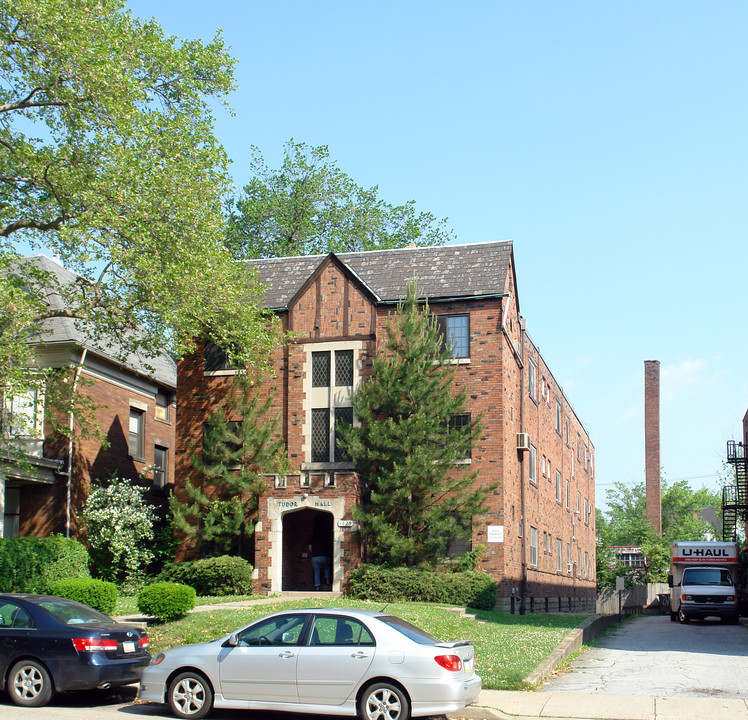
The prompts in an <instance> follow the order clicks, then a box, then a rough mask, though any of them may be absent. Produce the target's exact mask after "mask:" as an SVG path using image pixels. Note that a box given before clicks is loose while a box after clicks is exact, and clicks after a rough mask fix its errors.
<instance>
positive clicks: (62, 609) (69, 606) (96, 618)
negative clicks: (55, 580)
mask: <svg viewBox="0 0 748 720" xmlns="http://www.w3.org/2000/svg"><path fill="white" fill-rule="evenodd" d="M37 605H38V606H39V607H40V608H43V609H44V610H46V611H47V612H48V613H49V614H50V615H52V616H54V618H55V619H57V620H59V621H60V622H61V623H62V624H63V625H80V624H86V623H102V622H105V623H111V622H112V619H111V618H110V617H109V616H108V615H104V613H102V612H99V611H98V610H94V609H93V608H90V607H88V606H87V605H83V604H82V603H79V602H75V601H74V600H40V601H39V602H37Z"/></svg>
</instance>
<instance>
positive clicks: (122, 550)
mask: <svg viewBox="0 0 748 720" xmlns="http://www.w3.org/2000/svg"><path fill="white" fill-rule="evenodd" d="M145 492H146V488H143V487H139V486H137V485H133V484H131V481H130V480H126V479H123V478H112V479H111V480H109V481H108V483H107V484H106V485H101V486H99V487H95V488H93V489H92V491H91V494H90V495H89V496H88V499H87V500H86V504H85V506H84V508H83V512H82V514H81V523H82V525H83V527H84V528H85V530H86V533H87V535H88V542H89V544H90V546H91V557H92V558H93V560H94V563H95V565H96V571H97V574H98V575H99V576H100V577H101V578H102V579H104V580H110V581H112V582H116V583H131V582H133V581H136V580H137V579H138V578H139V577H141V576H142V575H143V573H144V570H145V568H146V567H147V565H148V563H150V562H151V560H153V553H152V552H151V550H150V548H149V547H148V545H149V544H150V542H151V541H152V540H153V523H154V521H155V519H156V518H155V515H154V513H153V510H152V509H151V507H150V505H148V504H147V503H146V501H145V498H144V495H145Z"/></svg>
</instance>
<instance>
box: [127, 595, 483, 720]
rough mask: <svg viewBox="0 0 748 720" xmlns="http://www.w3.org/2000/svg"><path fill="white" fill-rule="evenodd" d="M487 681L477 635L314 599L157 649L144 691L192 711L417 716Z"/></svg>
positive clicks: (441, 710)
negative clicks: (209, 637)
mask: <svg viewBox="0 0 748 720" xmlns="http://www.w3.org/2000/svg"><path fill="white" fill-rule="evenodd" d="M480 689H481V679H480V677H478V675H476V674H475V651H474V649H473V645H472V642H471V641H469V640H458V641H456V642H440V641H439V640H437V639H436V638H435V637H433V636H432V635H430V634H429V633H427V632H424V631H423V630H421V629H419V628H417V627H415V626H414V625H412V624H410V623H409V622H406V621H405V620H402V619H401V618H398V617H396V616H394V615H389V614H387V613H385V612H376V611H372V610H352V609H342V608H325V609H316V608H315V609H307V610H291V611H286V612H280V613H275V614H273V615H268V616H267V617H265V618H262V619H261V620H257V621H255V622H253V623H252V624H251V625H248V626H246V627H243V628H241V629H239V630H237V631H236V632H233V633H231V634H230V635H227V636H225V637H222V638H220V639H218V640H214V641H212V642H207V643H200V644H196V645H184V646H182V647H176V648H172V649H171V650H167V651H166V652H163V653H161V654H159V655H157V656H156V657H155V658H153V660H152V661H151V664H150V666H149V667H147V668H146V669H145V671H144V672H143V676H142V678H141V683H140V693H139V697H140V698H141V699H142V700H149V701H152V702H160V703H164V702H166V703H168V704H169V706H170V708H171V710H172V712H173V713H174V714H175V715H176V716H177V717H179V718H190V719H195V718H202V717H205V715H207V714H208V713H209V712H210V710H211V709H212V708H213V707H216V708H232V709H238V710H286V711H292V712H304V713H320V714H327V715H347V716H356V715H360V717H361V718H362V719H363V720H408V718H409V717H411V716H413V717H417V716H425V715H443V714H445V713H448V712H457V711H459V710H462V708H464V707H465V706H466V705H469V704H470V703H472V702H474V701H475V700H476V699H477V697H478V693H479V692H480Z"/></svg>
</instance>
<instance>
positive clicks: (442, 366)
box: [340, 279, 487, 566]
mask: <svg viewBox="0 0 748 720" xmlns="http://www.w3.org/2000/svg"><path fill="white" fill-rule="evenodd" d="M455 371H456V366H455V364H454V363H452V362H451V354H450V348H448V347H444V342H443V337H442V335H441V332H440V331H439V329H438V327H437V323H436V318H435V316H433V315H431V314H430V312H429V307H428V303H423V304H421V303H419V299H418V288H417V282H416V280H415V279H413V280H412V281H411V282H410V283H409V284H408V293H407V298H406V299H405V300H404V301H403V302H401V303H400V304H399V305H398V308H397V312H396V313H395V315H394V316H392V317H390V319H389V320H388V322H387V325H386V328H385V350H384V351H383V352H380V353H379V354H378V355H377V356H376V357H375V359H374V361H373V373H372V377H371V379H370V380H368V381H367V382H365V383H363V384H362V385H361V387H360V388H359V389H358V391H357V392H356V394H355V396H354V398H353V407H354V410H355V413H356V417H357V419H358V420H359V421H360V424H357V425H354V426H349V427H347V428H342V427H341V428H340V429H341V432H342V433H343V434H344V441H343V442H344V444H345V446H346V449H347V452H348V453H349V455H350V456H351V458H352V459H353V461H354V463H355V465H356V467H357V469H358V470H359V471H360V472H361V473H362V474H363V475H364V477H365V479H366V493H365V499H364V503H363V504H362V505H361V506H360V507H357V508H354V510H353V516H354V518H355V519H356V520H357V521H358V523H359V525H360V532H361V540H362V543H363V546H364V553H365V558H366V559H367V560H368V561H370V562H374V563H377V564H382V565H390V566H397V565H406V566H413V565H424V566H426V565H434V564H435V563H436V562H438V560H439V559H440V558H441V557H443V555H444V554H445V552H446V549H447V545H448V543H449V541H450V540H452V539H458V538H465V539H469V538H470V534H471V528H472V520H473V517H474V516H476V515H478V514H480V513H481V508H482V505H483V502H484V499H485V494H486V491H487V490H486V489H485V488H474V487H472V485H473V481H474V480H475V478H476V476H477V473H476V472H473V473H466V472H465V470H466V469H467V468H468V467H469V466H468V465H467V464H465V463H461V462H460V461H461V460H464V459H466V458H468V457H470V451H471V447H472V446H473V444H474V443H475V442H476V441H477V440H478V439H479V438H480V436H481V433H482V420H481V418H474V417H470V416H468V415H467V412H466V405H467V392H466V390H465V389H462V390H459V391H455ZM458 417H459V418H460V419H461V420H462V421H463V422H462V424H458V423H456V422H455V420H456V419H457V418H458Z"/></svg>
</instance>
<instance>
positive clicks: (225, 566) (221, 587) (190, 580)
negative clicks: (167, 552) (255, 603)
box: [158, 555, 252, 595]
mask: <svg viewBox="0 0 748 720" xmlns="http://www.w3.org/2000/svg"><path fill="white" fill-rule="evenodd" d="M158 579H159V580H162V581H164V582H175V583H182V584H183V585H190V586H191V587H193V588H195V592H197V594H198V595H251V594H252V565H251V564H250V563H248V562H247V561H246V560H245V559H244V558H241V557H235V556H232V555H220V556H219V557H213V558H203V559H201V560H184V561H182V562H177V563H172V564H171V565H167V566H166V567H165V568H164V569H163V570H162V571H161V574H160V575H159V576H158Z"/></svg>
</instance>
